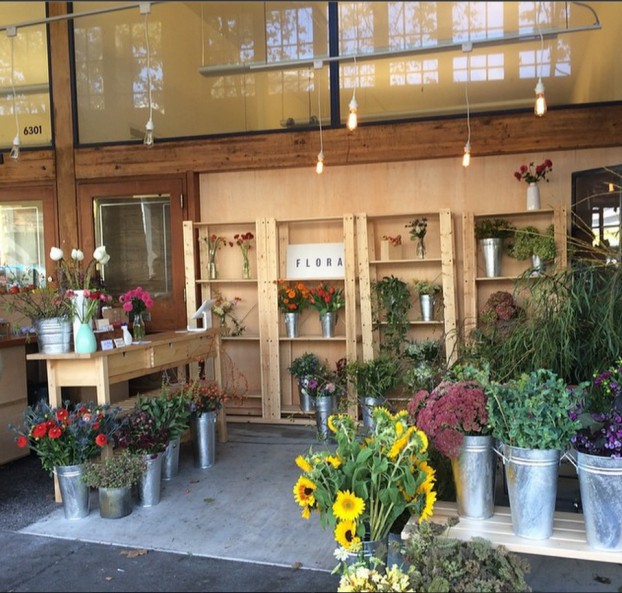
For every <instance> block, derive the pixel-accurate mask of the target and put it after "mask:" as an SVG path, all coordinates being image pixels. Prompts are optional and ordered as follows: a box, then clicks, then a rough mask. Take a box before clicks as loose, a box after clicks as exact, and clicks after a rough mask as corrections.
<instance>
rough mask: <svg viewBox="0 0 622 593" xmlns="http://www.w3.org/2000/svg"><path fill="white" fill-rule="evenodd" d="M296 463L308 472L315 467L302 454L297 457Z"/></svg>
mask: <svg viewBox="0 0 622 593" xmlns="http://www.w3.org/2000/svg"><path fill="white" fill-rule="evenodd" d="M296 465H297V466H298V467H299V468H300V469H301V470H302V471H303V472H306V473H309V472H310V471H311V470H312V469H313V468H312V467H311V464H310V463H309V462H308V461H307V460H306V459H305V458H304V457H303V456H302V455H298V457H296Z"/></svg>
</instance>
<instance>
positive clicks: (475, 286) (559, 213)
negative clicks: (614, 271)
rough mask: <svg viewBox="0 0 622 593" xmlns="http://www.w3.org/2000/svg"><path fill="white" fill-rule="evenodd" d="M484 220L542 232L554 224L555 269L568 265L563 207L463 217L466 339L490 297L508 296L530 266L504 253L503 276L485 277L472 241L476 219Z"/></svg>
mask: <svg viewBox="0 0 622 593" xmlns="http://www.w3.org/2000/svg"><path fill="white" fill-rule="evenodd" d="M485 218H504V219H506V220H508V221H509V222H511V223H512V224H514V225H515V226H517V227H524V226H528V225H532V226H535V227H536V228H538V229H539V230H541V231H543V232H544V230H545V229H546V227H547V226H548V225H550V224H553V225H554V229H555V243H556V245H557V258H556V260H555V262H556V266H557V268H558V269H563V268H565V267H566V266H567V264H568V250H567V236H568V215H567V211H566V209H565V208H559V209H541V210H523V211H520V212H493V213H486V214H479V213H478V214H473V213H472V212H468V213H465V214H463V217H462V219H463V227H462V230H463V254H464V285H463V286H464V335H465V336H468V335H469V334H470V332H471V331H472V330H473V329H475V328H476V327H477V318H478V312H479V311H480V310H481V308H482V307H483V306H484V304H485V302H486V299H487V298H488V297H489V296H490V294H492V293H493V292H496V291H499V290H505V291H508V292H510V293H511V292H512V290H513V288H514V285H515V282H516V280H517V279H518V278H519V277H521V275H522V274H524V272H525V271H526V270H528V269H529V267H530V261H518V260H516V259H514V258H512V257H510V256H509V255H507V254H504V255H503V259H502V262H501V271H502V273H503V276H498V277H496V278H487V277H485V275H484V269H485V268H484V259H483V255H482V254H481V253H480V252H479V249H478V245H477V240H476V238H475V225H476V223H477V221H478V220H482V219H485Z"/></svg>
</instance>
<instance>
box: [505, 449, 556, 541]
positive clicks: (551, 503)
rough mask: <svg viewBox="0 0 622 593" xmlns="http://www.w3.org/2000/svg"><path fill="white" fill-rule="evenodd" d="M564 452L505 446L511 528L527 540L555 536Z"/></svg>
mask: <svg viewBox="0 0 622 593" xmlns="http://www.w3.org/2000/svg"><path fill="white" fill-rule="evenodd" d="M560 457H561V452H560V451H559V450H557V449H524V448H522V447H512V446H510V445H503V462H504V464H505V479H506V482H507V486H508V495H509V498H510V513H511V515H512V530H513V531H514V533H515V534H516V535H518V536H520V537H524V538H528V539H548V538H549V537H551V535H553V519H554V517H555V501H556V499H557V478H558V474H559V461H560Z"/></svg>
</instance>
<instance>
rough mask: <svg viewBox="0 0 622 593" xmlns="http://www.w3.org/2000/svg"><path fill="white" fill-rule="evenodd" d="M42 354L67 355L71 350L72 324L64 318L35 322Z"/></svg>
mask: <svg viewBox="0 0 622 593" xmlns="http://www.w3.org/2000/svg"><path fill="white" fill-rule="evenodd" d="M34 327H35V332H36V333H37V344H38V346H39V352H40V353H41V354H65V353H66V352H69V351H70V350H71V335H72V331H73V325H72V322H71V321H70V320H69V319H65V318H64V317H52V318H50V319H37V320H35V321H34Z"/></svg>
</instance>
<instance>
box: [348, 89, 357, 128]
mask: <svg viewBox="0 0 622 593" xmlns="http://www.w3.org/2000/svg"><path fill="white" fill-rule="evenodd" d="M348 108H349V109H350V115H348V130H350V131H351V132H353V131H354V130H356V128H357V126H358V110H359V105H358V103H357V102H356V99H355V98H354V95H352V99H351V100H350V104H349V105H348Z"/></svg>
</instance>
